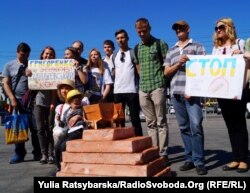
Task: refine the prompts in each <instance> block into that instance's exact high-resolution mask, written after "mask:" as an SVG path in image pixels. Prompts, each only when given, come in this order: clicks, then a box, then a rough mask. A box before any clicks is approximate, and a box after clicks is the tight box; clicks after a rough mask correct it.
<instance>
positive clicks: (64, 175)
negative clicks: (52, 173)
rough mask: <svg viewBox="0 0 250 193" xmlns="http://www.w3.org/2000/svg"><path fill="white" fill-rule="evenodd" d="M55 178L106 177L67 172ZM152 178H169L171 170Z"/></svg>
mask: <svg viewBox="0 0 250 193" xmlns="http://www.w3.org/2000/svg"><path fill="white" fill-rule="evenodd" d="M56 176H57V177H107V176H100V175H99V176H97V175H85V174H81V173H67V172H61V171H60V172H57V173H56ZM153 177H171V169H170V167H166V168H164V169H163V170H161V171H160V172H158V173H157V174H155V175H154V176H153Z"/></svg>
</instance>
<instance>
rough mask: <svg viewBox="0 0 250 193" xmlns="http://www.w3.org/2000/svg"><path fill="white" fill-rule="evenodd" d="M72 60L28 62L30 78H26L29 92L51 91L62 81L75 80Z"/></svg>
mask: <svg viewBox="0 0 250 193" xmlns="http://www.w3.org/2000/svg"><path fill="white" fill-rule="evenodd" d="M73 61H74V60H73V59H53V60H29V63H28V69H29V70H31V72H32V76H31V77H28V86H29V89H31V90H52V89H56V88H57V84H58V83H60V82H62V80H64V79H71V80H74V79H75V70H74V67H73Z"/></svg>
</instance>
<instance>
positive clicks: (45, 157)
mask: <svg viewBox="0 0 250 193" xmlns="http://www.w3.org/2000/svg"><path fill="white" fill-rule="evenodd" d="M40 163H41V164H46V163H48V162H47V156H46V155H43V156H42V159H40Z"/></svg>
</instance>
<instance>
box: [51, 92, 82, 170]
mask: <svg viewBox="0 0 250 193" xmlns="http://www.w3.org/2000/svg"><path fill="white" fill-rule="evenodd" d="M82 99H83V94H82V93H81V92H80V91H78V90H77V89H73V90H70V91H69V92H68V93H67V97H66V103H68V104H69V105H70V108H69V109H68V110H67V111H65V112H64V116H63V117H64V119H63V120H62V121H61V122H60V125H61V126H62V127H63V128H65V129H66V131H67V132H66V135H65V137H64V138H62V139H60V140H59V141H58V142H57V144H56V145H55V161H56V166H57V171H60V170H61V164H60V162H61V161H62V152H63V151H65V150H66V142H67V141H70V140H73V139H81V138H82V132H83V130H84V129H87V127H86V123H85V121H84V113H83V110H82V103H81V102H82Z"/></svg>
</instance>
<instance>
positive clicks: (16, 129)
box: [5, 111, 29, 144]
mask: <svg viewBox="0 0 250 193" xmlns="http://www.w3.org/2000/svg"><path fill="white" fill-rule="evenodd" d="M5 140H6V144H15V143H23V142H26V141H28V140H29V135H28V115H27V114H19V113H18V112H17V111H13V114H12V115H8V116H6V117H5Z"/></svg>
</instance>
